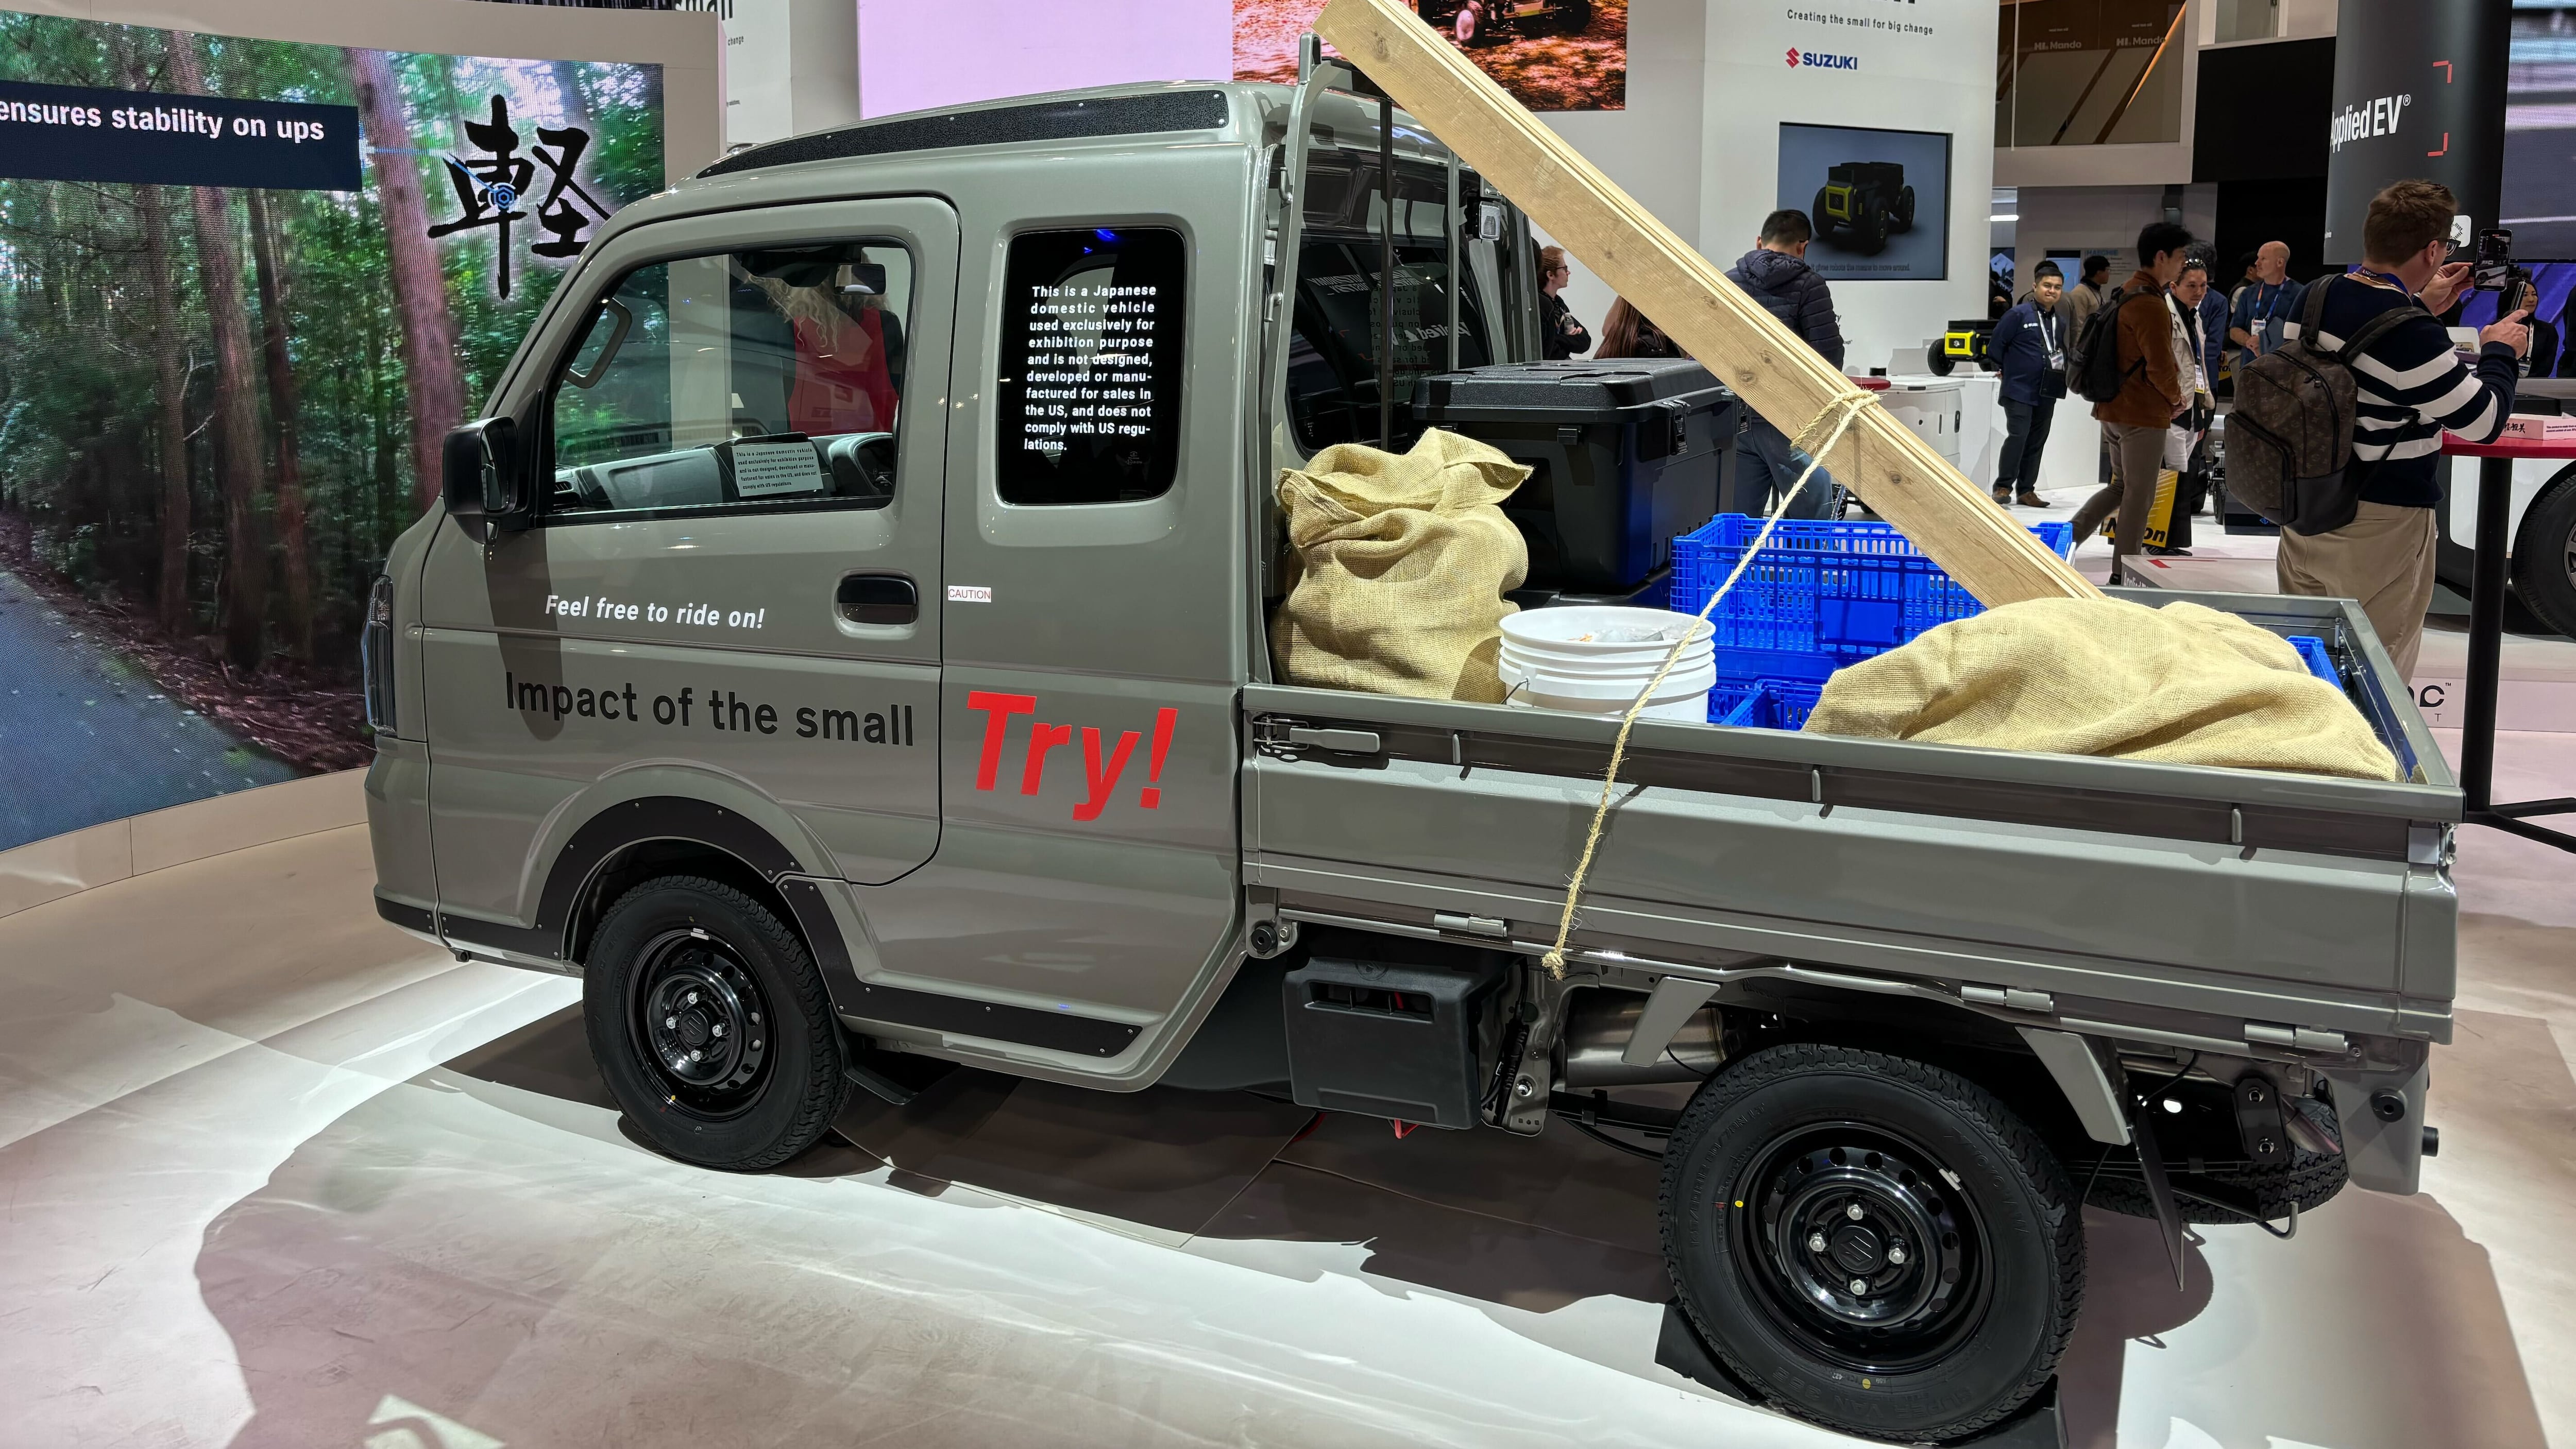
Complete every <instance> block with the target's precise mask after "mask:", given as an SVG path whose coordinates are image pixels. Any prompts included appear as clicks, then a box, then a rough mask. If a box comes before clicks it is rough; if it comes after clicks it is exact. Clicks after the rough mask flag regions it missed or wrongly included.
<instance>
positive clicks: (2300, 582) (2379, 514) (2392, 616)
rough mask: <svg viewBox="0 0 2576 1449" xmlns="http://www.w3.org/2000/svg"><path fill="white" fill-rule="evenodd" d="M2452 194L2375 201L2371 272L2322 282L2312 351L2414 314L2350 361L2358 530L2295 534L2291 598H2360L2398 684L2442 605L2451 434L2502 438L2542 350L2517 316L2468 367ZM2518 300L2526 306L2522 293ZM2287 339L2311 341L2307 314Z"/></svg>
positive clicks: (2425, 184) (2493, 330)
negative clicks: (2436, 600)
mask: <svg viewBox="0 0 2576 1449" xmlns="http://www.w3.org/2000/svg"><path fill="white" fill-rule="evenodd" d="M2458 209H2459V206H2458V203H2457V202H2456V201H2455V200H2454V199H2453V197H2452V195H2451V190H2450V188H2449V187H2447V186H2444V185H2442V184H2440V183H2439V182H2434V181H2400V182H2397V183H2395V184H2394V185H2392V186H2390V187H2388V188H2387V189H2386V190H2384V191H2382V192H2380V193H2379V195H2377V196H2375V197H2373V198H2371V202H2370V213H2369V216H2368V217H2367V218H2366V219H2365V220H2364V221H2363V222H2362V229H2361V255H2362V261H2361V263H2360V265H2358V266H2355V267H2354V268H2353V269H2352V270H2351V271H2349V272H2347V273H2345V274H2344V275H2342V276H2340V277H2329V278H2326V279H2324V280H2321V281H2318V282H2316V283H2315V284H2314V285H2315V286H2318V287H2324V288H2326V289H2327V291H2326V293H2325V296H2324V298H2323V299H2322V301H2321V302H2320V303H2319V312H2318V317H2317V335H2316V336H2315V337H2314V338H2312V339H2309V340H2310V342H2311V343H2312V345H2315V346H2319V347H2325V348H2338V347H2341V346H2342V345H2343V339H2345V338H2347V337H2350V336H2352V335H2354V334H2355V333H2356V332H2358V331H2360V330H2361V328H2362V326H2363V325H2364V324H2366V323H2368V322H2369V321H2371V319H2373V318H2375V317H2377V316H2379V315H2380V314H2381V313H2383V312H2388V311H2391V310H2394V309H2397V308H2405V309H2408V310H2409V311H2410V312H2411V313H2412V314H2413V315H2411V316H2409V317H2407V318H2406V320H2404V321H2403V322H2400V323H2398V324H2396V325H2395V326H2392V327H2390V328H2389V329H2388V330H2387V331H2385V332H2382V333H2381V334H2379V336H2378V337H2377V338H2376V339H2374V340H2373V341H2372V342H2371V343H2370V345H2369V346H2368V347H2367V348H2365V349H2363V351H2362V352H2361V354H2360V355H2359V356H2358V357H2356V358H2354V359H2353V360H2352V376H2353V381H2354V382H2355V383H2356V384H2357V385H2358V387H2359V392H2358V394H2357V396H2356V398H2355V404H2354V409H2353V411H2354V415H2355V427H2354V430H2353V439H2352V464H2351V466H2352V467H2353V468H2354V469H2355V470H2358V472H2359V475H2360V493H2361V504H2360V510H2359V512H2357V513H2356V514H2355V515H2354V517H2353V520H2352V521H2351V522H2350V523H2347V524H2345V525H2344V526H2343V527H2341V528H2337V529H2330V530H2328V531H2326V532H2324V533H2318V534H2301V533H2294V532H2291V531H2290V530H2287V529H2284V530H2282V533H2281V553H2280V558H2279V561H2278V563H2277V566H2276V567H2277V572H2278V575H2279V581H2280V586H2281V592H2282V593H2285V594H2305V595H2309V596H2312V597H2318V598H2330V599H2358V600H2360V601H2361V607H2362V610H2363V612H2365V613H2367V614H2368V615H2369V616H2370V627H2371V628H2372V629H2373V630H2374V631H2375V632H2377V633H2378V635H2379V642H2380V643H2381V644H2382V645H2384V646H2385V647H2386V648H2387V650H2388V657H2389V658H2390V659H2391V660H2392V661H2394V662H2395V663H2396V665H2397V672H2398V673H2399V674H2400V675H2407V676H2411V675H2413V673H2414V672H2415V656H2416V652H2417V650H2418V649H2419V648H2420V647H2421V646H2422V644H2423V642H2424V610H2425V608H2426V607H2427V606H2428V605H2430V604H2431V603H2432V602H2433V537H2434V533H2433V510H2434V509H2435V508H2437V507H2439V506H2440V505H2441V502H2442V478H2441V471H2440V470H2441V465H2442V434H2443V433H2444V432H2446V431H2447V432H2453V433H2457V434H2459V435H2460V436H2461V437H2463V438H2466V439H2468V440H2469V441H2471V442H2476V443H2485V442H2492V441H2494V439H2495V438H2496V436H2497V435H2498V434H2500V433H2502V432H2503V431H2504V425H2505V423H2506V421H2507V420H2508V419H2509V418H2511V416H2512V414H2513V393H2514V383H2515V379H2516V377H2517V376H2518V375H2519V373H2520V372H2521V366H2522V355H2523V354H2524V353H2525V352H2526V351H2528V350H2529V349H2530V347H2531V329H2530V328H2529V327H2527V326H2525V325H2524V320H2525V319H2526V318H2528V317H2529V316H2530V315H2531V314H2530V312H2529V310H2528V309H2527V308H2525V307H2516V308H2515V309H2514V310H2513V311H2512V312H2510V313H2507V314H2506V315H2504V316H2503V317H2500V318H2499V319H2497V320H2496V321H2495V322H2493V323H2491V324H2489V325H2488V326H2487V327H2486V328H2484V329H2483V330H2481V331H2480V332H2479V333H2478V360H2477V366H2476V367H2475V368H2474V369H2472V368H2471V367H2469V366H2468V365H2467V364H2465V363H2463V362H2461V361H2460V360H2459V358H2458V356H2457V354H2455V353H2454V352H2453V351H2452V349H2451V335H2450V333H2449V332H2447V331H2445V330H2444V329H2443V327H2442V322H2441V314H2442V313H2444V312H2446V311H2448V310H2449V309H2450V306H2451V303H2452V300H2453V299H2454V298H2455V297H2457V296H2458V295H2459V293H2460V291H2461V289H2462V288H2463V287H2465V286H2466V285H2468V283H2469V280H2470V277H2469V264H2468V263H2466V262H2455V261H2452V260H2450V255H2451V216H2452V213H2454V212H2456V211H2457V210H2458ZM2515 300H2517V301H2521V300H2524V299H2521V298H2517V299H2515ZM2303 315H2304V313H2301V314H2299V315H2298V316H2293V317H2292V318H2290V320H2289V321H2288V322H2287V323H2286V324H2285V329H2284V332H2285V337H2286V338H2297V337H2299V336H2300V335H2301V322H2300V320H2299V316H2303Z"/></svg>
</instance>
